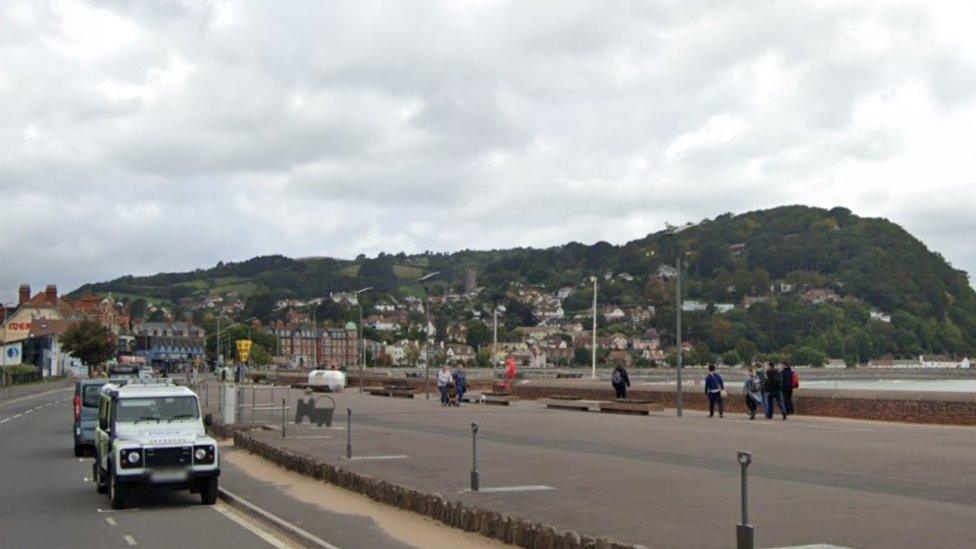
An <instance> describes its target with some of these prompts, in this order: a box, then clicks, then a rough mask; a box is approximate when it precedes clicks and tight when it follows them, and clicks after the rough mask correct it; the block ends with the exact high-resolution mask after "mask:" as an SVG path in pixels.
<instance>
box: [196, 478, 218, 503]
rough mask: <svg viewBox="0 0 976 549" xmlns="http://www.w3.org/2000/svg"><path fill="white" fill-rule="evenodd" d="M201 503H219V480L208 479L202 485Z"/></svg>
mask: <svg viewBox="0 0 976 549" xmlns="http://www.w3.org/2000/svg"><path fill="white" fill-rule="evenodd" d="M200 501H202V502H203V504H204V505H213V504H214V503H216V502H217V479H215V478H208V479H207V480H205V481H203V482H201V483H200Z"/></svg>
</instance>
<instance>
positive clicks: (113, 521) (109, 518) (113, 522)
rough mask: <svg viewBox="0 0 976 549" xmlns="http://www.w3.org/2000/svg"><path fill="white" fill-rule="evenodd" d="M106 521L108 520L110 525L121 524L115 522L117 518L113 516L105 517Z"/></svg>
mask: <svg viewBox="0 0 976 549" xmlns="http://www.w3.org/2000/svg"><path fill="white" fill-rule="evenodd" d="M105 522H107V523H108V524H109V526H118V525H119V524H118V523H117V522H115V519H114V518H112V517H105Z"/></svg>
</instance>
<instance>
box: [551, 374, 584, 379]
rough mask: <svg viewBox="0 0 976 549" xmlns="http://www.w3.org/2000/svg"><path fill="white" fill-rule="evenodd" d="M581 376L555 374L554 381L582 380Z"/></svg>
mask: <svg viewBox="0 0 976 549" xmlns="http://www.w3.org/2000/svg"><path fill="white" fill-rule="evenodd" d="M582 378H583V374H556V379H582Z"/></svg>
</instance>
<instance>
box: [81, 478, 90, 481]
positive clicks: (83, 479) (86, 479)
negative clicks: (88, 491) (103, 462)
mask: <svg viewBox="0 0 976 549" xmlns="http://www.w3.org/2000/svg"><path fill="white" fill-rule="evenodd" d="M81 480H82V481H83V482H91V481H90V480H89V479H88V477H82V479H81Z"/></svg>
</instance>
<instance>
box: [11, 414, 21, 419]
mask: <svg viewBox="0 0 976 549" xmlns="http://www.w3.org/2000/svg"><path fill="white" fill-rule="evenodd" d="M22 415H24V414H16V415H14V416H12V417H11V418H10V419H17V418H19V417H20V416H22Z"/></svg>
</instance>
